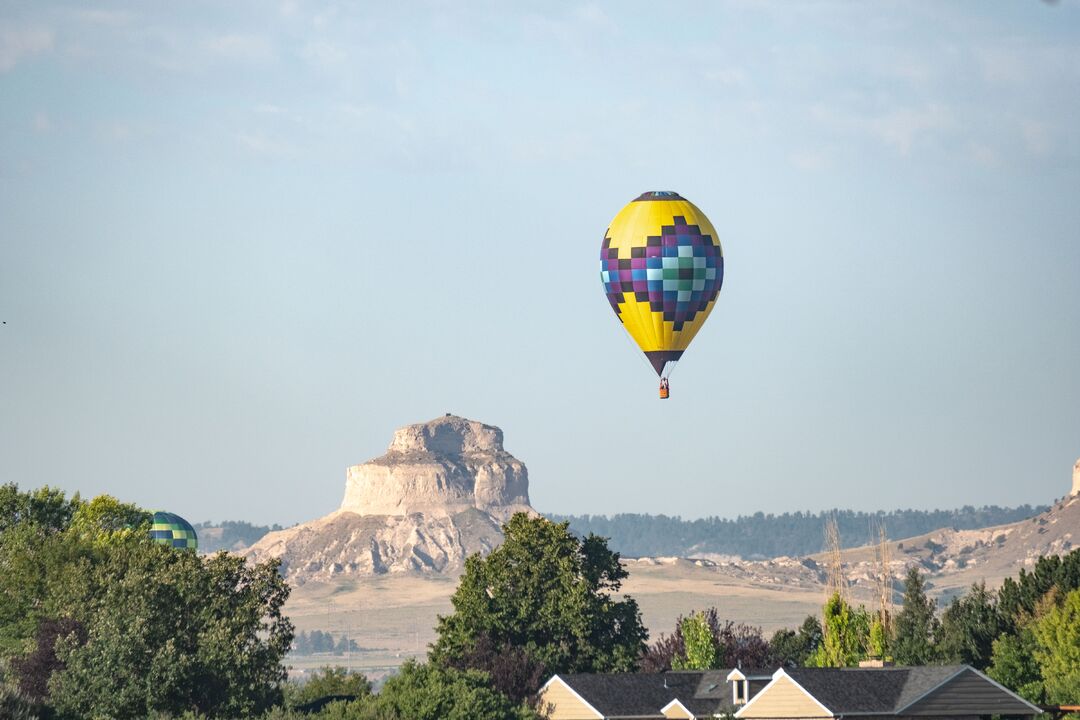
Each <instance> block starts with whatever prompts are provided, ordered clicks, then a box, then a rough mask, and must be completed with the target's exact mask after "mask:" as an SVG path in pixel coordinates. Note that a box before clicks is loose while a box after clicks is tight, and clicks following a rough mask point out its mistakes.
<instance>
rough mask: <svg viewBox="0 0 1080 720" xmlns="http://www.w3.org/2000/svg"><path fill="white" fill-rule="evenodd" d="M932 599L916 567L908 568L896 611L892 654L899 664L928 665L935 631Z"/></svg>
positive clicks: (932, 653)
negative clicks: (899, 605)
mask: <svg viewBox="0 0 1080 720" xmlns="http://www.w3.org/2000/svg"><path fill="white" fill-rule="evenodd" d="M937 624H938V621H937V618H935V617H934V601H933V600H931V599H930V598H928V597H927V596H926V586H925V584H924V582H923V578H922V574H921V573H920V572H919V569H918V568H917V567H912V568H911V569H910V570H908V574H907V578H906V579H905V581H904V604H903V607H902V608H901V609H900V612H899V613H897V614H896V622H895V623H894V625H893V627H894V628H895V633H896V636H895V638H894V640H893V657H894V658H895V659H896V662H897V663H899V664H901V665H928V664H929V663H930V662H932V661H933V660H934V644H933V638H934V636H935V635H936V634H937V632H938V631H937Z"/></svg>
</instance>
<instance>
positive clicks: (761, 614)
mask: <svg viewBox="0 0 1080 720" xmlns="http://www.w3.org/2000/svg"><path fill="white" fill-rule="evenodd" d="M628 569H629V570H630V578H629V581H628V582H627V583H626V585H625V586H624V588H623V589H624V591H625V592H626V593H627V594H629V595H631V596H633V597H634V598H636V599H637V601H638V603H639V605H640V606H641V611H642V617H643V619H644V622H645V625H646V627H648V628H649V634H650V638H653V639H655V638H656V637H657V636H658V635H659V634H660V633H661V632H670V631H671V629H672V628H673V627H674V625H675V618H676V617H677V616H678V615H680V614H686V613H688V612H690V611H691V610H695V609H702V608H706V607H710V606H714V605H715V606H716V607H717V608H718V609H719V611H720V615H721V617H724V618H729V619H731V620H734V621H737V622H745V623H748V624H751V625H758V626H760V627H762V629H763V630H764V631H765V632H766V634H771V633H772V632H773V631H774V630H776V629H777V628H780V627H785V626H787V627H794V626H797V625H798V624H800V623H801V622H802V621H803V619H804V618H805V617H806V616H807V615H808V614H810V613H816V612H818V611H819V609H820V607H821V602H822V600H823V597H822V594H821V593H822V591H821V589H820V586H818V587H816V588H791V587H779V586H776V587H770V586H768V585H764V584H761V585H759V584H747V583H746V582H745V581H742V580H741V579H738V578H732V577H730V576H729V575H727V574H725V573H724V572H723V570H722V569H721V568H718V567H715V566H712V565H699V564H695V563H693V562H688V561H685V560H664V561H633V560H631V561H629V562H628ZM456 587H457V577H456V576H415V575H384V576H379V577H368V578H353V579H346V580H340V581H337V582H332V583H307V584H304V585H301V586H299V587H297V588H294V590H293V595H292V597H291V598H290V600H289V603H288V605H287V606H286V612H287V613H288V614H289V616H290V617H291V618H292V620H293V622H294V623H295V624H296V628H297V632H300V631H307V632H311V631H312V630H323V631H326V632H330V633H332V634H333V635H334V636H335V638H339V637H341V636H342V634H348V636H349V637H351V638H352V639H354V640H355V641H356V642H357V644H358V645H360V647H361V648H363V649H362V650H361V651H360V652H354V653H352V655H351V657H349V656H332V655H313V656H303V657H291V658H290V659H289V664H290V665H292V667H293V668H294V670H295V671H300V670H305V669H311V668H315V667H319V666H322V665H343V666H349V667H352V668H353V669H359V670H362V671H363V672H365V673H367V674H368V675H369V676H372V677H376V678H377V677H379V676H381V675H383V674H385V673H386V672H388V671H389V670H391V669H393V668H395V667H397V666H398V665H400V664H401V663H402V662H404V661H405V660H407V659H408V658H410V657H418V656H422V655H424V654H425V652H426V650H427V646H428V645H429V644H430V643H431V642H433V641H434V639H435V624H436V616H437V615H439V614H446V613H448V612H450V610H451V605H450V596H451V594H453V592H454V589H455V588H456Z"/></svg>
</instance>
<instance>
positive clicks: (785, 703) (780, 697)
mask: <svg viewBox="0 0 1080 720" xmlns="http://www.w3.org/2000/svg"><path fill="white" fill-rule="evenodd" d="M834 714H835V713H834V712H833V711H832V710H830V709H829V708H828V707H826V706H825V705H823V704H822V703H821V701H820V700H819V699H818V698H816V697H814V696H813V695H812V694H811V693H809V692H808V691H807V690H806V688H804V687H803V686H802V685H801V684H800V683H799V682H797V681H796V679H795V678H793V677H792V676H791V675H790V674H789V673H788V671H787V670H785V669H784V668H781V669H779V670H777V671H776V674H775V675H773V679H772V681H771V682H770V683H769V684H768V685H766V686H765V687H764V688H762V689H761V692H759V693H758V694H757V695H755V696H754V697H752V698H750V702H748V703H746V704H745V705H743V706H742V707H741V708H739V710H738V711H737V712H736V713H735V717H737V718H772V717H783V718H828V717H833V715H834Z"/></svg>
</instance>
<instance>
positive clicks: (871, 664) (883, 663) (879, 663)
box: [859, 658, 893, 668]
mask: <svg viewBox="0 0 1080 720" xmlns="http://www.w3.org/2000/svg"><path fill="white" fill-rule="evenodd" d="M892 666H893V663H892V660H882V659H881V658H870V659H869V660H860V661H859V667H861V668H882V667H892Z"/></svg>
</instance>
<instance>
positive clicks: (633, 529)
mask: <svg viewBox="0 0 1080 720" xmlns="http://www.w3.org/2000/svg"><path fill="white" fill-rule="evenodd" d="M1047 509H1048V506H1045V505H1042V506H1037V507H1033V506H1031V505H1020V506H1019V507H1013V508H1003V507H998V506H997V505H989V506H984V507H979V508H976V507H973V506H971V505H965V506H964V507H962V508H959V509H957V510H893V511H890V512H884V511H878V512H856V511H853V510H829V511H825V512H818V513H811V512H795V513H783V514H782V515H773V514H771V513H770V514H765V513H760V512H759V513H755V514H754V515H740V516H739V517H737V518H735V519H730V518H721V517H708V518H702V519H700V520H683V519H682V518H679V517H669V516H667V515H642V514H619V515H613V516H612V517H610V518H609V517H607V516H606V515H555V514H549V513H545V514H546V515H547V517H549V518H551V519H552V520H556V521H560V522H561V521H563V520H568V521H569V522H570V529H571V530H573V531H574V532H575V533H578V534H580V535H586V534H588V533H594V534H596V535H601V536H603V537H606V538H610V542H609V543H608V545H609V546H610V547H611V548H613V549H614V550H617V551H618V552H620V553H622V555H623V556H625V557H657V556H677V557H690V556H694V555H705V554H715V555H737V556H739V557H742V558H746V559H765V558H774V557H780V556H782V555H787V556H791V557H796V556H802V555H812V554H814V553H817V552H820V551H821V549H822V546H823V542H824V528H825V521H826V520H827V519H828V518H829V517H830V516H835V517H836V521H837V525H838V526H839V529H840V543H841V545H842V546H843V547H845V548H849V547H858V546H860V545H866V544H867V543H872V542H875V541H876V537H877V527H878V526H879V525H884V527H885V532H886V535H887V536H888V537H889V538H890V539H901V538H907V537H913V536H915V535H923V534H925V533H929V532H933V531H935V530H940V529H941V528H951V529H954V530H976V529H979V528H986V527H992V526H995V525H1005V524H1008V523H1014V522H1017V521H1020V520H1026V519H1027V518H1030V517H1032V516H1034V515H1038V514H1039V513H1042V512H1044V511H1045V510H1047Z"/></svg>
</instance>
